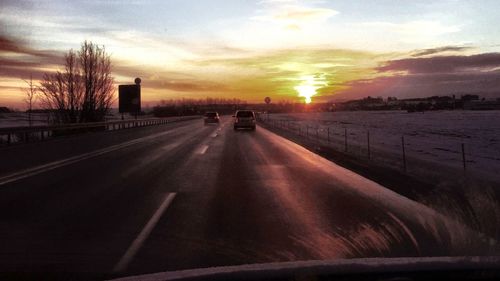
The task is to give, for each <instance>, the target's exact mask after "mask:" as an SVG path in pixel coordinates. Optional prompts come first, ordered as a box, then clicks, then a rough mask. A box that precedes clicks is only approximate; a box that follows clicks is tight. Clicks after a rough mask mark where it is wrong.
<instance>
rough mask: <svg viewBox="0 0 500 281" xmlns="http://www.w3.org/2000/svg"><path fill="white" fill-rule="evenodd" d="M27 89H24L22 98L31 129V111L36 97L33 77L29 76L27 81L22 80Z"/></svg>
mask: <svg viewBox="0 0 500 281" xmlns="http://www.w3.org/2000/svg"><path fill="white" fill-rule="evenodd" d="M23 81H24V82H25V83H26V84H27V85H28V87H27V88H25V89H24V93H25V94H26V96H25V98H24V103H25V104H26V107H27V110H26V112H27V114H28V123H29V126H30V127H31V125H32V123H33V120H32V111H33V105H34V103H35V102H36V96H37V87H36V86H35V84H33V75H30V79H29V80H23Z"/></svg>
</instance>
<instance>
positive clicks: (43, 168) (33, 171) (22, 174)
mask: <svg viewBox="0 0 500 281" xmlns="http://www.w3.org/2000/svg"><path fill="white" fill-rule="evenodd" d="M172 132H173V131H167V132H162V133H158V134H154V135H149V136H146V137H142V138H138V139H134V140H131V141H127V142H124V143H120V144H115V145H112V146H108V147H105V148H102V149H98V150H95V151H92V152H87V153H83V154H80V155H77V156H73V157H69V158H66V159H62V160H58V161H54V162H50V163H47V164H43V165H40V166H36V167H33V168H28V169H25V170H22V171H19V172H14V173H12V174H9V175H6V176H3V177H1V178H0V186H2V185H4V184H7V183H10V182H15V181H18V180H21V179H24V178H28V177H31V176H34V175H38V174H41V173H44V172H47V171H50V170H53V169H56V168H59V167H63V166H67V165H70V164H73V163H76V162H79V161H82V160H85V159H89V158H93V157H96V156H99V155H102V154H105V153H109V152H112V151H115V150H118V149H122V148H125V147H128V146H131V145H134V144H137V143H140V142H143V141H147V140H150V139H153V138H156V137H160V136H163V135H167V134H170V133H172Z"/></svg>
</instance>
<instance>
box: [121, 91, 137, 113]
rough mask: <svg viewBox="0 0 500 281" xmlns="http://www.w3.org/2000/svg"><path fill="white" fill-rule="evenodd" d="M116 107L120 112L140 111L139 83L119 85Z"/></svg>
mask: <svg viewBox="0 0 500 281" xmlns="http://www.w3.org/2000/svg"><path fill="white" fill-rule="evenodd" d="M118 107H119V109H118V110H119V112H120V113H139V112H141V85H119V86H118Z"/></svg>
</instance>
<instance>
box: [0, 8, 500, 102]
mask: <svg viewBox="0 0 500 281" xmlns="http://www.w3.org/2000/svg"><path fill="white" fill-rule="evenodd" d="M0 3H1V6H0V26H1V27H0V65H1V66H0V106H9V107H15V108H23V106H24V104H23V101H22V100H23V87H25V82H24V81H23V80H25V79H29V77H30V76H32V77H33V79H34V80H35V81H38V80H39V79H41V77H42V76H43V74H44V73H49V72H52V71H56V70H58V69H61V68H62V63H63V55H64V53H65V52H67V51H68V50H70V49H75V50H78V49H79V47H80V45H81V43H82V42H83V41H85V40H89V41H92V42H93V43H97V44H99V45H104V46H105V48H106V51H107V52H108V53H109V54H110V55H111V58H112V62H113V76H114V77H115V81H116V84H117V85H118V84H130V83H133V81H134V78H135V77H140V78H141V79H142V98H143V103H144V104H146V105H147V104H151V105H153V104H155V103H157V102H159V101H161V100H167V99H176V98H196V99H198V98H206V97H213V98H238V99H242V100H246V101H249V102H263V100H264V97H266V96H269V97H271V98H272V100H273V101H279V100H287V101H299V102H302V101H304V102H305V101H310V100H311V99H312V101H313V102H315V101H331V100H346V99H355V98H361V97H366V96H383V97H388V96H395V97H398V98H407V97H422V96H431V95H451V94H456V95H460V94H468V93H472V94H480V95H481V96H485V97H487V98H494V97H500V29H499V28H498V26H500V17H498V8H500V3H499V2H498V1H496V0H491V1H487V0H483V1H481V0H470V1H467V0H463V1H460V0H443V1H404V2H402V1H399V0H374V1H355V0H348V1H342V0H332V1H321V0H310V1H294V0H256V1H249V0H231V1H222V0H211V1H200V0H198V1H190V0H165V1H160V0H131V1H118V0H109V1H105V0H88V1H45V0H37V1H24V0H0ZM403 3H404V4H403ZM311 96H312V98H311Z"/></svg>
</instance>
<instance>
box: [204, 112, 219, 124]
mask: <svg viewBox="0 0 500 281" xmlns="http://www.w3.org/2000/svg"><path fill="white" fill-rule="evenodd" d="M219 121H220V119H219V113H217V112H207V113H205V117H204V118H203V122H204V123H205V125H207V124H209V123H219Z"/></svg>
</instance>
